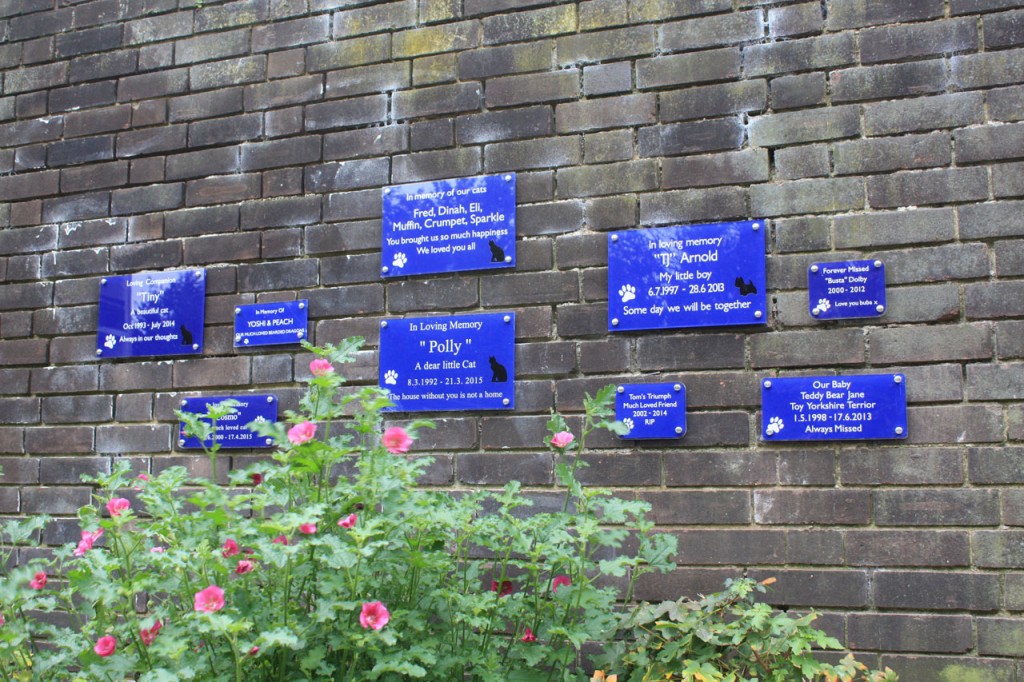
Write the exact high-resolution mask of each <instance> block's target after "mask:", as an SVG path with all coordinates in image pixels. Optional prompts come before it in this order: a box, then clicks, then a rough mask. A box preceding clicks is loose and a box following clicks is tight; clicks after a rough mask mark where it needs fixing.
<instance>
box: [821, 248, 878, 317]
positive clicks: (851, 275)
mask: <svg viewBox="0 0 1024 682" xmlns="http://www.w3.org/2000/svg"><path fill="white" fill-rule="evenodd" d="M807 296H808V301H809V305H808V309H809V310H810V312H811V316H812V317H815V318H817V319H819V320H838V319H845V318H849V317H878V316H879V315H882V314H883V313H884V312H885V265H883V264H882V261H880V260H875V261H871V260H848V261H839V262H836V263H815V264H813V265H811V267H810V268H808V269H807Z"/></svg>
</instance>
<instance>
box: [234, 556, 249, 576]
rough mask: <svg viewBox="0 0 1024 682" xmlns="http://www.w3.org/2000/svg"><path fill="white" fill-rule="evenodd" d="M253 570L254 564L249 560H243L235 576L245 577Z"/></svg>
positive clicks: (237, 567) (236, 568) (236, 569)
mask: <svg viewBox="0 0 1024 682" xmlns="http://www.w3.org/2000/svg"><path fill="white" fill-rule="evenodd" d="M252 569H253V563H252V562H251V561H249V560H248V559H241V560H240V561H239V562H238V566H236V567H235V575H245V574H246V573H249V572H250V571H252Z"/></svg>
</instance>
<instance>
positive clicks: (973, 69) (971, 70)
mask: <svg viewBox="0 0 1024 682" xmlns="http://www.w3.org/2000/svg"><path fill="white" fill-rule="evenodd" d="M1022 64H1024V49H1016V50H1001V51H996V52H982V53H978V54H968V55H963V56H955V57H952V58H951V59H950V65H951V67H952V72H951V82H952V84H953V85H954V87H958V88H960V89H963V90H970V89H973V88H985V87H991V86H993V85H1010V84H1013V83H1016V82H1017V81H1018V77H1019V74H1020V68H1021V65H1022Z"/></svg>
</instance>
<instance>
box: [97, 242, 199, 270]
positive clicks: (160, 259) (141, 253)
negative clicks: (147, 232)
mask: <svg viewBox="0 0 1024 682" xmlns="http://www.w3.org/2000/svg"><path fill="white" fill-rule="evenodd" d="M179 265H181V244H180V243H179V242H173V241H168V242H157V243H150V244H140V245H137V246H135V245H133V246H115V247H114V248H112V249H111V250H110V269H111V270H113V271H122V272H123V271H132V270H142V269H144V268H146V267H151V268H171V267H177V266H179Z"/></svg>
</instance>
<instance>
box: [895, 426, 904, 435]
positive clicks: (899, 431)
mask: <svg viewBox="0 0 1024 682" xmlns="http://www.w3.org/2000/svg"><path fill="white" fill-rule="evenodd" d="M896 435H897V436H902V435H903V427H902V426H897V427H896Z"/></svg>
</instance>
